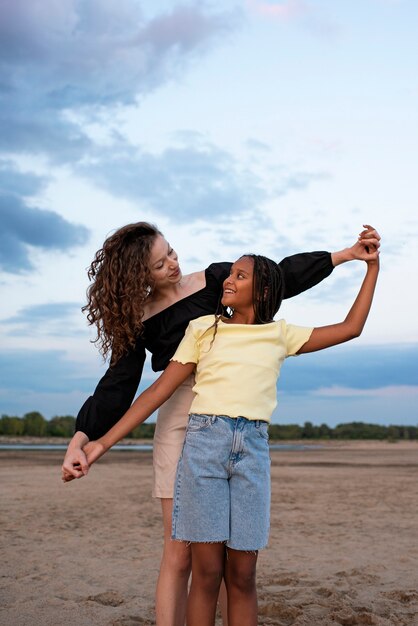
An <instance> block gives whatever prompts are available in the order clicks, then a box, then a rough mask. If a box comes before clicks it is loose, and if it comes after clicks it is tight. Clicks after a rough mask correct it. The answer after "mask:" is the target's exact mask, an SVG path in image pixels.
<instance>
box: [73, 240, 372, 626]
mask: <svg viewBox="0 0 418 626" xmlns="http://www.w3.org/2000/svg"><path fill="white" fill-rule="evenodd" d="M378 271H379V263H378V251H377V250H375V251H371V250H370V251H369V253H368V260H367V273H366V276H365V279H364V281H363V284H362V286H361V288H360V291H359V293H358V295H357V298H356V300H355V302H354V304H353V306H352V307H351V309H350V311H349V313H348V315H347V317H346V318H345V320H344V321H343V322H341V323H338V324H333V325H329V326H324V327H320V328H314V329H312V328H304V327H297V326H292V325H289V324H286V322H285V321H284V320H280V321H278V322H275V321H273V317H274V315H275V313H276V312H277V310H278V309H279V307H280V303H281V300H282V295H283V290H284V284H283V279H282V273H281V271H280V268H279V267H278V266H277V265H276V264H275V263H274V262H273V261H270V260H269V259H267V258H265V257H260V256H255V255H245V256H243V257H241V258H240V259H238V261H236V262H235V263H234V264H233V265H232V267H231V270H230V274H229V276H228V277H227V278H226V279H225V280H224V283H223V296H222V305H223V306H224V307H227V310H229V311H230V312H231V313H230V315H227V314H226V311H224V314H223V315H220V316H204V317H201V318H199V319H196V320H194V321H192V322H191V323H190V324H189V326H188V328H187V331H186V334H185V337H184V339H183V340H182V342H181V344H180V345H179V347H178V349H177V351H176V353H175V354H174V356H173V358H172V360H171V362H170V364H169V365H168V366H167V368H166V369H165V371H164V373H163V374H162V375H161V376H160V378H159V379H158V380H157V381H156V382H155V383H154V384H153V385H151V387H149V388H148V389H147V390H146V391H145V392H143V393H142V394H141V395H140V396H139V398H138V399H137V400H136V401H135V402H134V404H133V405H132V406H131V408H130V409H129V410H128V411H127V412H126V414H125V415H124V417H123V418H122V419H121V420H119V422H117V424H116V425H115V426H113V428H111V429H110V431H109V432H108V433H106V434H105V435H104V436H103V437H101V438H100V439H99V440H98V441H95V442H93V441H92V442H90V443H88V444H87V445H86V446H85V450H86V452H87V459H88V463H89V464H91V463H93V462H94V461H95V460H97V459H98V458H99V457H100V456H101V455H102V454H104V452H105V451H106V450H108V449H109V448H110V447H111V446H112V445H114V444H115V443H116V442H117V441H119V440H120V439H122V438H123V437H124V436H126V435H127V434H128V433H129V432H130V431H131V430H132V429H133V428H135V426H137V425H138V424H140V423H141V422H143V421H144V420H145V419H146V418H147V417H148V416H149V415H150V414H151V413H153V411H155V410H156V409H157V408H158V407H159V406H160V405H161V404H162V403H163V402H165V401H166V400H167V399H168V398H169V397H170V395H171V394H172V393H173V392H174V391H175V389H176V388H177V387H178V386H179V385H181V383H182V382H183V381H184V380H185V379H186V378H187V377H189V376H190V375H191V374H192V373H193V371H194V370H195V368H196V372H195V376H196V384H195V386H194V388H193V390H194V392H195V393H196V396H195V398H194V400H193V402H192V405H191V408H190V417H189V425H188V428H187V432H186V438H185V443H184V447H183V452H182V455H181V458H180V461H179V464H178V470H177V478H176V486H175V502H174V509H173V517H172V538H173V539H177V540H180V541H184V542H188V543H190V544H191V551H192V574H193V575H192V585H191V589H190V594H189V602H188V608H187V616H188V620H187V623H188V625H189V626H198V625H199V626H206V625H207V626H212V625H213V624H214V621H215V611H216V599H217V596H218V591H219V586H220V583H221V580H222V575H223V572H224V549H225V548H224V546H225V544H226V546H227V548H228V558H227V559H226V561H225V572H224V576H225V581H226V585H227V591H228V622H229V624H230V626H237V625H238V624H239V625H240V626H256V624H257V597H256V587H255V572H256V562H257V554H258V550H260V549H261V548H263V547H264V546H265V545H266V543H267V538H268V530H269V508H270V487H269V452H268V434H267V425H268V422H269V419H270V415H271V413H272V411H273V409H274V407H275V404H276V380H277V377H278V375H279V370H280V366H281V363H282V362H283V360H284V358H286V357H287V356H290V355H294V354H302V353H305V352H313V351H316V350H322V349H324V348H327V347H330V346H333V345H336V344H338V343H342V342H344V341H349V340H350V339H353V338H354V337H358V336H359V335H360V333H361V332H362V329H363V327H364V324H365V322H366V319H367V316H368V313H369V310H370V306H371V303H372V299H373V293H374V289H375V285H376V280H377V276H378Z"/></svg>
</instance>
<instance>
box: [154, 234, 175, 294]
mask: <svg viewBox="0 0 418 626" xmlns="http://www.w3.org/2000/svg"><path fill="white" fill-rule="evenodd" d="M149 270H150V274H151V279H152V281H153V290H154V291H158V290H161V289H167V287H170V286H172V285H176V284H177V283H179V282H180V281H181V278H182V273H181V269H180V265H179V262H178V257H177V253H176V252H175V251H174V250H173V248H172V247H171V246H170V244H169V243H168V241H166V239H165V238H164V237H163V236H162V235H158V236H157V237H156V238H155V241H154V243H153V245H152V248H151V253H150V257H149Z"/></svg>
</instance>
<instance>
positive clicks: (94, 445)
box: [83, 441, 106, 465]
mask: <svg viewBox="0 0 418 626" xmlns="http://www.w3.org/2000/svg"><path fill="white" fill-rule="evenodd" d="M83 451H84V452H85V454H86V457H87V463H88V464H89V465H92V464H93V463H94V462H95V461H97V459H99V458H100V457H101V456H103V454H104V453H105V452H106V448H105V447H104V445H103V444H102V443H100V441H89V443H88V444H86V445H85V446H84V448H83Z"/></svg>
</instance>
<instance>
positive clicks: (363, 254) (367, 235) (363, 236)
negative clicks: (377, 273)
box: [331, 224, 380, 267]
mask: <svg viewBox="0 0 418 626" xmlns="http://www.w3.org/2000/svg"><path fill="white" fill-rule="evenodd" d="M379 248H380V235H379V233H378V232H377V230H376V229H375V228H373V226H370V224H364V230H362V231H361V233H360V234H359V237H358V240H357V241H356V243H355V244H354V245H352V246H351V248H345V249H344V250H340V251H339V252H333V253H332V254H331V258H332V264H333V265H334V267H335V266H337V265H340V264H341V263H345V262H346V261H356V260H357V261H375V260H376V259H377V257H378V254H379Z"/></svg>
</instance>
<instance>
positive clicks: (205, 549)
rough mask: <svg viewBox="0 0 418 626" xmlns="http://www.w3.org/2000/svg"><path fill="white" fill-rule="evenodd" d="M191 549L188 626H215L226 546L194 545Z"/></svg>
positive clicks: (220, 544)
mask: <svg viewBox="0 0 418 626" xmlns="http://www.w3.org/2000/svg"><path fill="white" fill-rule="evenodd" d="M191 549H192V561H193V574H192V584H191V586H190V593H189V600H188V603H187V626H213V625H214V624H215V618H216V602H217V599H218V594H219V587H220V585H221V581H222V576H223V568H224V557H225V546H224V544H223V543H193V544H191Z"/></svg>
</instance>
